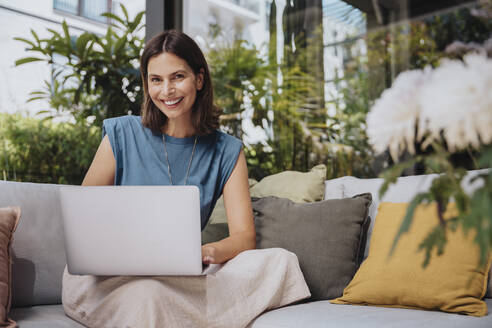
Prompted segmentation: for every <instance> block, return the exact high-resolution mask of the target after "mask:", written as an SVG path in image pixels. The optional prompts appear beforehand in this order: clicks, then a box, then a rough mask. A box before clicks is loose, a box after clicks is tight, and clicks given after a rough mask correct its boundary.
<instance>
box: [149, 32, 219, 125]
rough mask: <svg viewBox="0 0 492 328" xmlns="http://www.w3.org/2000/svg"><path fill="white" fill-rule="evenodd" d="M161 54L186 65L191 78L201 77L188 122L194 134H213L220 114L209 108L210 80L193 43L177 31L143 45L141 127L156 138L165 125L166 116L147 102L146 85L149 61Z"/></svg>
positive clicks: (212, 106)
mask: <svg viewBox="0 0 492 328" xmlns="http://www.w3.org/2000/svg"><path fill="white" fill-rule="evenodd" d="M163 52H169V53H172V54H174V55H176V56H178V57H179V58H181V59H183V60H184V61H186V63H187V64H188V65H189V66H190V67H191V69H192V70H193V73H194V74H195V75H198V74H199V73H200V72H201V73H202V74H203V86H202V88H201V90H198V91H197V94H196V99H195V103H194V104H193V108H192V112H191V120H192V124H193V127H194V128H195V131H196V134H198V135H205V134H209V133H211V132H213V131H214V130H215V129H217V128H218V127H219V115H220V113H221V111H220V110H219V109H218V108H217V107H216V106H215V105H214V104H213V98H214V94H213V88H212V79H211V78H210V72H209V70H208V65H207V61H206V60H205V56H204V55H203V53H202V51H201V50H200V48H199V47H198V45H197V44H196V43H195V41H193V39H192V38H190V37H189V36H188V35H186V34H184V33H183V32H180V31H177V30H168V31H163V32H161V33H159V34H158V35H156V36H154V37H153V38H152V39H150V40H149V42H147V44H146V45H145V48H144V51H143V53H142V56H141V57H140V73H141V75H142V83H143V89H144V101H143V104H142V113H141V115H142V124H143V125H144V126H146V127H148V128H149V129H151V130H152V132H153V133H154V134H160V133H161V132H162V131H161V128H162V126H163V125H164V124H166V122H167V116H166V115H164V114H163V113H162V112H161V111H160V110H159V108H157V106H156V105H155V104H154V102H153V101H152V99H151V98H150V95H149V86H148V81H147V78H148V71H147V68H148V65H149V60H150V59H151V58H152V57H154V56H157V55H159V54H161V53H163Z"/></svg>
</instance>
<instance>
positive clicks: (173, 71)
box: [82, 31, 255, 263]
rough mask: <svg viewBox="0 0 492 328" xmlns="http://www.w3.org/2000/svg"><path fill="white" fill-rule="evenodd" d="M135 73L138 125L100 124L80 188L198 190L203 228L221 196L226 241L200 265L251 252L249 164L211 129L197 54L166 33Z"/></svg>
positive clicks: (127, 120) (207, 87)
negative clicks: (139, 94)
mask: <svg viewBox="0 0 492 328" xmlns="http://www.w3.org/2000/svg"><path fill="white" fill-rule="evenodd" d="M163 50H164V51H163ZM140 67H141V68H147V69H142V71H141V73H142V81H143V86H144V104H143V108H142V119H141V122H140V118H138V117H136V116H133V117H131V116H130V117H119V118H116V119H110V120H106V121H105V122H104V126H103V129H104V132H103V134H105V136H104V138H103V140H102V142H101V145H100V146H99V149H98V150H97V153H96V155H95V158H94V161H93V163H92V165H91V166H90V168H89V171H88V172H87V175H86V177H85V179H84V181H83V182H82V185H84V186H89V185H112V184H117V185H149V184H157V185H168V184H170V185H172V184H193V185H197V186H199V188H200V195H201V200H200V203H201V205H202V206H201V216H202V229H203V228H204V226H205V225H206V223H207V221H208V218H209V217H210V214H211V212H212V210H213V208H214V206H215V202H216V201H217V199H218V198H219V197H220V193H221V191H223V194H224V204H225V208H226V213H227V217H228V225H229V231H230V237H229V238H226V239H224V240H222V241H220V242H217V243H212V244H207V245H204V246H203V247H202V258H203V262H205V263H223V262H225V261H227V260H229V259H231V258H232V257H234V256H235V255H237V254H238V253H240V252H241V251H244V250H247V249H253V248H254V247H255V230H254V224H253V214H252V210H251V201H250V196H249V186H248V171H247V168H246V159H245V156H244V152H243V151H242V149H241V141H240V140H238V139H236V138H233V137H231V136H229V135H226V134H224V133H222V132H219V131H217V130H216V129H217V128H218V126H219V111H218V110H217V109H216V108H215V107H214V105H213V102H212V101H213V90H212V81H211V79H210V75H209V71H208V65H207V62H206V61H205V57H204V56H203V54H202V52H201V51H200V49H199V48H198V46H197V45H196V44H195V42H194V41H193V40H192V39H191V38H189V37H188V36H187V35H185V34H183V33H179V32H177V31H170V32H166V33H162V34H160V35H158V36H156V37H155V38H154V39H152V40H151V41H150V42H149V43H148V44H147V46H146V47H145V50H144V52H143V54H142V57H141V62H140ZM142 127H143V128H142ZM121 139H123V140H121ZM122 142H125V145H124V148H121V149H117V148H116V147H117V146H120V147H121V146H122V145H120V144H121V143H122ZM134 154H137V156H134ZM117 161H118V163H117Z"/></svg>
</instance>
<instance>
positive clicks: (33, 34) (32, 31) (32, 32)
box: [31, 29, 39, 43]
mask: <svg viewBox="0 0 492 328" xmlns="http://www.w3.org/2000/svg"><path fill="white" fill-rule="evenodd" d="M31 34H32V36H33V37H34V39H35V40H36V41H37V42H38V43H39V37H38V35H37V33H36V32H35V31H34V30H33V29H31Z"/></svg>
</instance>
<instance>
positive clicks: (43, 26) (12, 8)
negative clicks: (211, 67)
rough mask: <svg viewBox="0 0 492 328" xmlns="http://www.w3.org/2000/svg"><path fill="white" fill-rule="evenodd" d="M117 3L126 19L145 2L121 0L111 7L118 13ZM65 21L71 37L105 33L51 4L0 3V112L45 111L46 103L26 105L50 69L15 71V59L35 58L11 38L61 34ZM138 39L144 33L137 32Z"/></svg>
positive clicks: (44, 0)
mask: <svg viewBox="0 0 492 328" xmlns="http://www.w3.org/2000/svg"><path fill="white" fill-rule="evenodd" d="M118 3H123V4H124V5H125V7H126V8H127V9H128V11H129V14H130V17H132V16H134V15H135V14H136V13H137V12H139V11H141V10H145V0H121V1H118V2H117V3H116V4H117V5H116V6H114V11H115V12H116V13H117V14H118V13H119V12H120V9H119V5H118ZM63 20H66V22H67V24H68V25H69V27H70V32H71V33H73V34H81V33H82V32H84V31H90V32H94V33H101V34H103V33H105V31H106V29H107V25H106V24H102V23H99V22H96V21H92V20H89V19H85V18H82V17H77V16H74V15H70V14H67V13H63V12H61V11H58V10H55V9H53V0H36V1H32V0H0V48H1V49H2V51H0V84H1V85H2V88H0V112H7V113H14V112H23V113H29V114H32V115H34V114H35V113H37V112H38V111H40V110H44V109H47V107H48V104H47V102H46V101H42V100H41V101H34V102H29V103H27V102H26V101H27V99H28V98H29V93H30V92H31V91H35V90H40V89H42V87H43V81H44V80H50V69H51V68H50V66H49V65H47V64H46V63H44V62H32V63H29V64H24V65H21V66H18V67H16V66H15V61H16V60H17V59H20V58H23V57H27V56H35V54H34V53H29V52H27V51H26V50H25V48H26V44H25V43H23V42H19V41H16V40H14V39H13V38H14V37H22V38H26V39H32V38H33V37H32V35H31V32H30V30H31V29H33V30H34V31H36V33H37V34H38V35H39V37H40V38H43V37H47V36H49V35H50V34H49V32H47V28H51V29H53V30H56V31H59V32H62V27H61V23H62V21H63ZM141 33H142V35H143V34H144V31H141Z"/></svg>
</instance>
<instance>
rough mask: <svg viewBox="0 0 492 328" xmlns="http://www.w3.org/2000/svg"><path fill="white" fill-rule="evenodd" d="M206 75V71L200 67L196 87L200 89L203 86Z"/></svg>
mask: <svg viewBox="0 0 492 328" xmlns="http://www.w3.org/2000/svg"><path fill="white" fill-rule="evenodd" d="M204 76H205V71H204V69H203V68H201V69H200V73H198V74H197V75H196V89H197V90H198V91H200V90H202V88H203V77H204Z"/></svg>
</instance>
